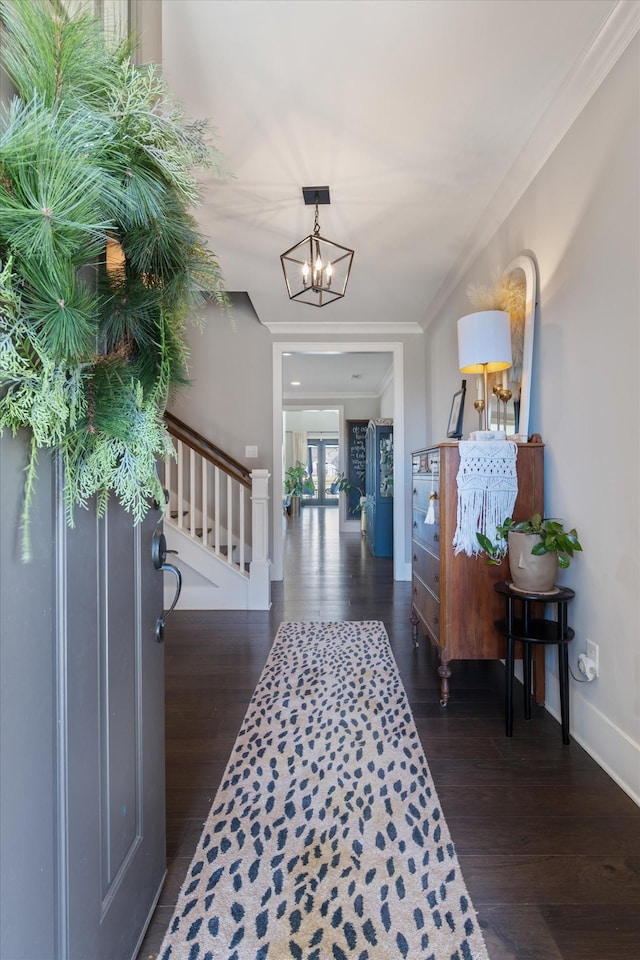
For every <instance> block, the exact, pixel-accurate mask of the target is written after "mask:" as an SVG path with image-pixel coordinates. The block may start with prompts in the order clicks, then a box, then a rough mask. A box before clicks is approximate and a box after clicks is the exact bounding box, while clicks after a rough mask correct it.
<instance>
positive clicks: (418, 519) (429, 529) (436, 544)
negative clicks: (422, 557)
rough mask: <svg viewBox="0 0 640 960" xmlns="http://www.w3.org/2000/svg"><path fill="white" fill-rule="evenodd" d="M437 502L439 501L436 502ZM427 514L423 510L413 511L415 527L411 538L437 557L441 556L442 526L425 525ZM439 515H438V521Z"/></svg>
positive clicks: (437, 524) (436, 524)
mask: <svg viewBox="0 0 640 960" xmlns="http://www.w3.org/2000/svg"><path fill="white" fill-rule="evenodd" d="M436 502H437V501H436ZM425 517H426V513H425V512H424V511H423V510H414V511H413V525H412V528H411V537H412V539H413V540H417V541H418V543H420V544H421V545H422V546H424V547H426V548H427V549H428V550H430V551H431V553H433V554H435V555H436V556H437V557H439V556H440V524H439V523H438V522H436V523H425V522H424V520H425ZM438 517H439V515H438V513H436V519H438Z"/></svg>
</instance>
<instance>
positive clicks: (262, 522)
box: [249, 470, 271, 610]
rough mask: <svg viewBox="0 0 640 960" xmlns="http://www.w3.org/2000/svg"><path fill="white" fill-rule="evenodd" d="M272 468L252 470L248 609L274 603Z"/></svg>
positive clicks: (268, 605) (255, 608)
mask: <svg viewBox="0 0 640 960" xmlns="http://www.w3.org/2000/svg"><path fill="white" fill-rule="evenodd" d="M269 477H270V474H269V471H268V470H252V471H251V530H252V537H251V563H250V564H249V609H250V610H268V609H269V608H270V607H271V560H270V559H269V556H268V552H269V509H268V508H269Z"/></svg>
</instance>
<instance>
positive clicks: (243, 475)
mask: <svg viewBox="0 0 640 960" xmlns="http://www.w3.org/2000/svg"><path fill="white" fill-rule="evenodd" d="M164 418H165V421H166V424H167V430H168V431H169V433H170V434H171V436H173V437H175V438H176V439H177V440H182V442H183V443H186V444H187V445H188V446H190V447H193V449H194V450H196V451H197V452H198V453H199V454H200V456H201V457H204V458H205V459H206V460H209V462H210V463H213V464H215V466H217V467H220V469H221V470H223V471H224V472H225V473H227V474H229V475H230V476H231V477H232V478H233V479H234V480H237V481H238V483H241V484H242V485H243V486H244V487H246V488H247V489H248V490H250V489H251V471H250V470H247V468H246V467H245V466H243V465H242V464H241V463H240V462H239V461H238V460H234V458H233V457H232V456H230V454H228V453H225V451H224V450H221V449H220V447H217V446H216V445H215V443H212V442H211V440H207V438H206V437H203V436H202V434H201V433H198V431H197V430H194V429H193V427H189V426H188V425H187V424H186V423H184V422H183V421H182V420H179V419H178V417H176V416H174V415H173V414H172V413H169V411H168V410H167V411H165V414H164Z"/></svg>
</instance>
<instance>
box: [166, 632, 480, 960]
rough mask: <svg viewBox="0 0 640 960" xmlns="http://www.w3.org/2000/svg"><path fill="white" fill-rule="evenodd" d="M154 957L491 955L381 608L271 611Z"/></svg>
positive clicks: (375, 959)
mask: <svg viewBox="0 0 640 960" xmlns="http://www.w3.org/2000/svg"><path fill="white" fill-rule="evenodd" d="M159 957H160V958H161V960H286V958H295V960H325V958H326V960H386V958H389V960H398V958H410V960H488V955H487V951H486V947H485V944H484V941H483V938H482V934H481V931H480V929H479V926H478V921H477V919H476V914H475V912H474V909H473V905H472V903H471V901H470V899H469V895H468V893H467V891H466V888H465V885H464V881H463V879H462V876H461V873H460V867H459V865H458V861H457V858H456V855H455V851H454V848H453V844H452V842H451V838H450V836H449V832H448V829H447V825H446V823H445V821H444V817H443V815H442V811H441V809H440V804H439V802H438V797H437V796H436V792H435V789H434V786H433V782H432V779H431V774H430V772H429V768H428V766H427V762H426V759H425V756H424V753H423V750H422V747H421V744H420V740H419V737H418V733H417V730H416V728H415V724H414V721H413V717H412V715H411V711H410V708H409V704H408V702H407V697H406V694H405V691H404V688H403V686H402V682H401V680H400V676H399V674H398V669H397V666H396V663H395V660H394V659H393V654H392V653H391V648H390V645H389V639H388V637H387V634H386V632H385V629H384V626H383V624H382V623H381V622H379V621H359V622H356V621H350V622H340V623H314V622H303V623H283V624H281V626H280V629H279V630H278V634H277V636H276V638H275V641H274V644H273V647H272V649H271V653H270V655H269V659H268V661H267V664H266V666H265V668H264V671H263V673H262V676H261V678H260V681H259V683H258V686H257V687H256V690H255V693H254V694H253V697H252V700H251V703H250V705H249V709H248V711H247V714H246V717H245V719H244V722H243V724H242V728H241V730H240V733H239V734H238V739H237V741H236V743H235V745H234V748H233V751H232V754H231V758H230V760H229V763H228V765H227V769H226V771H225V774H224V777H223V781H222V784H221V786H220V789H219V791H218V793H217V796H216V798H215V801H214V804H213V807H212V809H211V812H210V814H209V817H208V820H207V822H206V824H205V827H204V832H203V834H202V838H201V840H200V843H199V846H198V849H197V851H196V854H195V856H194V858H193V861H192V863H191V867H190V869H189V872H188V874H187V878H186V881H185V884H184V887H183V889H182V891H181V893H180V897H179V900H178V904H177V907H176V911H175V914H174V916H173V919H172V921H171V923H170V925H169V929H168V931H167V934H166V936H165V939H164V943H163V945H162V947H161V950H160V954H159Z"/></svg>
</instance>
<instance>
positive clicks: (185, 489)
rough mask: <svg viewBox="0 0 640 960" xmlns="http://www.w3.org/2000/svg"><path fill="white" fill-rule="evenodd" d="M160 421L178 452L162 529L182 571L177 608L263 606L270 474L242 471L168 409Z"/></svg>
mask: <svg viewBox="0 0 640 960" xmlns="http://www.w3.org/2000/svg"><path fill="white" fill-rule="evenodd" d="M165 421H166V424H167V429H168V430H169V433H170V434H171V436H172V438H173V440H174V443H175V448H176V454H177V459H176V460H173V459H171V458H167V460H166V461H165V463H164V480H163V484H164V487H165V489H166V490H167V491H168V498H167V505H166V509H165V517H164V533H165V536H166V539H167V547H168V548H169V550H170V551H174V552H175V553H176V554H177V556H178V561H177V565H178V566H179V567H180V570H181V572H182V592H181V594H180V599H179V600H178V603H177V605H176V607H177V609H185V610H268V609H269V607H270V606H271V569H270V568H271V561H270V560H269V559H268V556H267V551H268V542H269V538H268V530H269V526H268V524H269V518H268V503H269V471H268V470H252V471H249V470H247V468H246V467H245V466H243V465H242V464H241V463H239V462H238V461H237V460H234V459H233V457H230V456H229V455H228V454H226V453H225V452H224V451H223V450H221V449H220V448H219V447H216V445H215V444H214V443H212V442H211V441H210V440H207V439H206V438H205V437H203V436H202V435H201V434H199V433H197V431H195V430H193V429H192V428H191V427H189V426H187V424H185V423H183V422H182V421H181V420H178V418H177V417H174V416H173V414H171V413H165ZM171 590H172V585H171V584H167V587H166V591H167V592H166V595H165V607H169V605H170V604H171V600H172V594H171Z"/></svg>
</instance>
